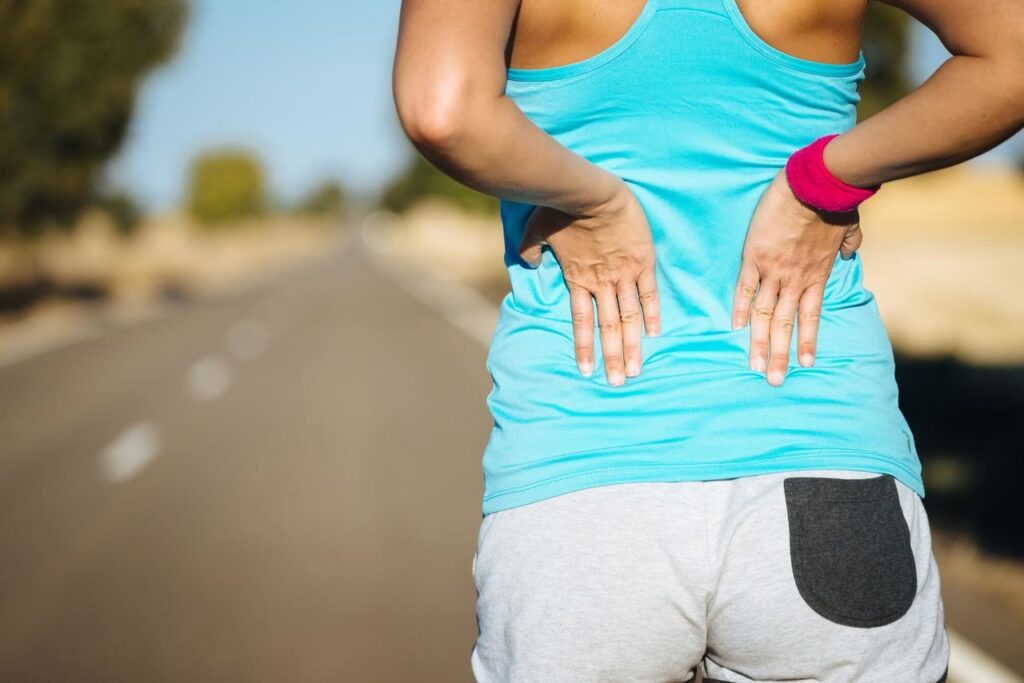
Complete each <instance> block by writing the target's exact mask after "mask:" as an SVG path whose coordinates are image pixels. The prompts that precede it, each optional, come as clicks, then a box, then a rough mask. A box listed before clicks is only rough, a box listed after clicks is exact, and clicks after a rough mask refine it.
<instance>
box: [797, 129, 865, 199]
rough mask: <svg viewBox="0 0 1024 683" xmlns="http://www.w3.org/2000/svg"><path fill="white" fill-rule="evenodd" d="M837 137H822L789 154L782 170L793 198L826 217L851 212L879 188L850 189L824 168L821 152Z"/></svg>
mask: <svg viewBox="0 0 1024 683" xmlns="http://www.w3.org/2000/svg"><path fill="white" fill-rule="evenodd" d="M838 135H839V134H838V133H836V134H833V135H824V136H822V137H820V138H818V139H817V140H815V141H814V142H812V143H811V144H809V145H807V146H806V147H802V148H801V149H798V150H797V151H795V152H793V154H792V155H791V156H790V157H789V159H788V160H787V161H786V168H785V175H786V180H787V182H788V183H789V187H790V189H791V190H792V192H793V195H794V196H795V197H796V198H797V199H798V200H800V202H802V203H803V204H805V205H807V206H809V207H811V208H813V209H817V210H819V211H826V212H829V213H846V212H849V211H854V210H856V209H857V207H858V206H860V204H861V203H862V202H864V201H865V200H867V199H868V198H870V197H872V196H873V195H874V194H875V193H876V192H878V190H879V189H880V188H881V185H880V184H879V185H875V186H873V187H858V186H855V185H851V184H849V183H846V182H845V181H843V180H840V179H839V178H838V177H836V175H835V174H834V173H832V171H830V170H829V168H828V166H826V165H825V159H824V153H825V149H826V147H827V146H828V144H829V143H830V142H831V141H832V140H833V139H834V138H836V137H838Z"/></svg>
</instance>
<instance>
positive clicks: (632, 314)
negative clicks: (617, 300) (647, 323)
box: [619, 309, 640, 325]
mask: <svg viewBox="0 0 1024 683" xmlns="http://www.w3.org/2000/svg"><path fill="white" fill-rule="evenodd" d="M619 320H621V321H622V322H624V323H626V324H627V325H629V324H632V323H638V322H640V311H636V310H632V309H630V310H626V311H620V312H619Z"/></svg>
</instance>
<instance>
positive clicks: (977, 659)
mask: <svg viewBox="0 0 1024 683" xmlns="http://www.w3.org/2000/svg"><path fill="white" fill-rule="evenodd" d="M947 631H948V632H949V683H981V682H982V681H984V683H1024V679H1022V678H1021V677H1020V676H1018V675H1017V674H1015V673H1013V672H1012V671H1010V670H1009V669H1007V668H1006V667H1005V666H1003V665H1002V664H1000V663H999V662H997V661H995V660H994V659H992V658H991V657H989V656H988V655H987V654H985V653H984V652H982V651H981V650H980V649H978V647H977V646H976V645H974V644H973V643H972V642H970V641H969V640H967V639H966V638H964V637H963V636H961V635H960V634H959V633H956V632H954V631H953V630H952V629H947Z"/></svg>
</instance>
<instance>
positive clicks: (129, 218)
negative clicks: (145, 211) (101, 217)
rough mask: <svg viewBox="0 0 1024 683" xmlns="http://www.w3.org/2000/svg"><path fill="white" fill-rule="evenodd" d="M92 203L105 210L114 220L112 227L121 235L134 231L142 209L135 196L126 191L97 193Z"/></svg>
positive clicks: (140, 217)
mask: <svg viewBox="0 0 1024 683" xmlns="http://www.w3.org/2000/svg"><path fill="white" fill-rule="evenodd" d="M93 203H94V204H95V205H96V206H97V207H99V208H100V209H102V210H103V211H106V212H107V215H109V216H110V219H111V220H112V221H113V222H114V227H115V228H117V231H118V232H119V233H121V234H122V235H130V234H132V233H133V232H135V229H136V228H137V227H138V226H139V222H140V221H141V220H142V211H141V209H139V205H138V203H137V202H136V201H135V198H134V197H132V196H131V195H130V194H128V193H127V192H123V191H116V192H108V193H103V194H99V195H97V196H96V197H95V198H94V199H93Z"/></svg>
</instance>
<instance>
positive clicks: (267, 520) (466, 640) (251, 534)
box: [0, 250, 491, 682]
mask: <svg viewBox="0 0 1024 683" xmlns="http://www.w3.org/2000/svg"><path fill="white" fill-rule="evenodd" d="M484 361H485V351H484V349H483V348H482V347H481V346H480V344H479V343H477V342H476V341H474V340H472V339H471V338H469V337H467V336H466V335H464V334H463V333H461V332H460V331H459V330H458V329H456V328H454V327H453V326H452V325H451V324H450V323H448V322H447V321H446V320H444V319H443V318H441V317H439V316H438V315H437V314H436V313H434V312H433V311H431V310H429V309H428V308H426V307H425V306H424V305H423V304H421V303H420V302H418V301H417V300H416V299H414V298H412V297H410V296H409V295H408V294H407V293H405V292H404V291H403V290H401V289H400V288H399V287H398V286H397V285H396V284H395V283H394V282H393V281H392V280H390V279H388V278H386V277H383V276H382V275H381V274H380V273H378V272H376V271H374V270H372V269H370V268H369V267H368V265H367V263H366V262H365V261H364V260H362V259H360V258H359V257H358V256H357V255H355V253H354V252H353V251H351V250H349V251H348V252H347V253H345V254H343V255H341V256H339V257H338V258H332V259H329V260H328V261H327V262H325V263H322V264H320V265H319V266H317V267H315V268H312V269H309V270H307V271H306V272H302V273H300V274H298V275H295V276H292V277H290V278H288V279H286V280H284V281H280V282H278V283H276V285H275V286H273V287H270V288H260V289H259V290H258V291H255V292H250V293H247V294H244V295H240V296H232V297H228V298H225V299H222V300H215V301H207V302H203V303H199V304H195V305H190V306H187V307H184V308H182V309H181V310H180V311H177V312H174V313H172V314H170V315H167V316H165V317H162V318H160V319H158V320H152V321H149V322H146V323H143V324H139V325H136V326H133V327H131V328H129V329H124V330H119V331H116V332H114V333H111V334H109V335H106V336H103V337H100V338H97V339H92V340H88V341H85V342H81V343H77V344H75V345H73V346H70V347H67V348H64V349H60V350H56V351H53V352H49V353H45V354H43V355H40V356H37V357H35V358H32V359H29V360H26V361H23V362H21V363H18V364H15V365H13V366H8V367H6V368H2V369H0V434H2V435H3V436H2V445H3V447H2V457H0V567H2V569H0V681H152V682H156V681H195V682H198V681H275V682H280V681H289V682H298V681H342V680H343V681H411V680H424V681H469V680H472V677H471V675H470V672H469V652H470V648H471V647H472V644H473V640H474V638H475V636H476V622H475V614H474V600H475V591H474V588H473V582H472V575H471V561H472V555H473V551H474V547H475V541H476V532H477V528H478V524H479V519H480V495H481V491H482V482H481V475H480V469H479V458H480V454H481V452H482V449H483V446H484V445H485V443H486V438H487V435H488V433H489V430H490V426H491V421H490V416H489V415H488V413H487V411H486V406H485V403H484V398H485V396H486V393H487V391H488V390H489V389H490V383H489V378H488V376H487V373H486V369H485V367H484Z"/></svg>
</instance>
